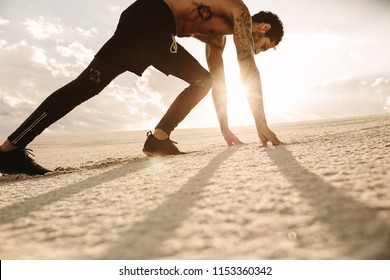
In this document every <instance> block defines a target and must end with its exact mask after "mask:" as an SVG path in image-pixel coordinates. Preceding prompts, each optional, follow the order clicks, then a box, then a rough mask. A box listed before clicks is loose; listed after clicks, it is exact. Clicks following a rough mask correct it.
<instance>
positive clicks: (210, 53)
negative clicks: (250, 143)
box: [198, 36, 242, 146]
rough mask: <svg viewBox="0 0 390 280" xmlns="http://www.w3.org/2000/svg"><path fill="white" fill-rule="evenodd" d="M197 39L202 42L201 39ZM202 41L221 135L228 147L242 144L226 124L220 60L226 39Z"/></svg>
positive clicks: (226, 117)
mask: <svg viewBox="0 0 390 280" xmlns="http://www.w3.org/2000/svg"><path fill="white" fill-rule="evenodd" d="M198 39H200V40H202V38H198ZM202 41H206V60H207V64H208V66H209V70H210V73H211V76H212V78H213V88H212V96H213V101H214V106H215V110H216V112H217V116H218V121H219V125H220V128H221V132H222V135H223V137H224V138H225V140H226V142H227V144H228V145H229V146H232V145H237V144H242V142H241V141H240V140H239V139H238V138H237V137H236V136H235V135H234V134H233V133H232V132H231V131H230V129H229V124H228V115H227V95H226V83H225V71H224V64H223V59H222V54H223V50H224V48H225V44H226V37H225V36H220V37H217V38H214V39H213V42H211V41H208V42H207V40H205V39H204V38H203V40H202Z"/></svg>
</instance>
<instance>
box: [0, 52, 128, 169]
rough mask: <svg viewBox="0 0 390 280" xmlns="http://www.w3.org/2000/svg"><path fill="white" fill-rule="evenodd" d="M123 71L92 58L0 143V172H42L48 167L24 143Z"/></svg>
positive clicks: (28, 141) (100, 89) (31, 139)
mask: <svg viewBox="0 0 390 280" xmlns="http://www.w3.org/2000/svg"><path fill="white" fill-rule="evenodd" d="M121 72H123V71H122V70H118V69H116V68H114V67H112V66H111V65H108V64H106V63H105V62H103V61H101V60H99V59H94V60H93V61H92V62H91V64H90V65H89V66H88V67H87V69H86V70H84V71H83V72H82V73H81V74H80V76H79V77H77V78H76V79H75V80H74V81H72V82H70V83H69V84H67V85H65V86H64V87H62V88H60V89H59V90H57V91H56V92H54V93H53V94H51V95H50V96H49V97H48V98H46V100H45V101H44V102H43V103H42V104H41V105H40V106H39V107H38V108H37V109H36V110H35V111H34V112H33V113H32V114H31V116H30V117H28V118H27V119H26V121H24V122H23V124H22V125H21V126H20V127H19V128H18V129H17V130H16V131H15V132H14V133H12V134H11V135H10V136H9V137H8V139H7V140H6V141H5V142H4V143H3V144H2V145H1V146H0V172H1V173H6V174H10V173H24V174H28V175H43V174H45V173H47V172H49V171H50V170H48V169H46V168H44V167H42V166H40V165H38V164H37V163H36V162H35V161H34V160H33V159H32V158H31V157H30V155H31V152H30V150H29V149H26V146H27V145H28V144H29V143H30V142H31V141H33V139H34V138H35V137H36V136H38V135H39V134H41V133H42V131H44V130H45V129H46V128H47V127H48V126H50V125H51V124H53V123H54V122H56V121H57V120H59V119H60V118H62V117H63V116H65V115H66V114H67V113H69V112H70V111H71V110H73V109H74V108H75V107H76V106H77V105H79V104H81V103H82V102H84V101H86V100H88V99H89V98H91V97H93V96H94V95H96V94H98V93H99V92H100V91H102V90H103V89H104V88H105V87H106V86H107V85H108V84H109V83H110V82H111V81H112V80H113V79H114V78H115V77H116V76H117V75H119V74H120V73H121Z"/></svg>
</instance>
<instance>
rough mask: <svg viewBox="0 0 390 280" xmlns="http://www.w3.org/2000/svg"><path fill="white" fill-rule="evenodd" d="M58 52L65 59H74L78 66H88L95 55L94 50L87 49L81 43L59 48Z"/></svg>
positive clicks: (57, 48)
mask: <svg viewBox="0 0 390 280" xmlns="http://www.w3.org/2000/svg"><path fill="white" fill-rule="evenodd" d="M56 50H57V51H58V53H59V54H60V55H62V56H64V57H73V58H75V59H76V63H77V64H86V63H88V62H90V61H91V60H92V58H93V56H94V54H95V51H94V50H92V49H88V48H86V47H85V46H84V45H83V44H81V43H80V42H77V41H76V42H72V43H70V44H69V45H67V46H57V47H56Z"/></svg>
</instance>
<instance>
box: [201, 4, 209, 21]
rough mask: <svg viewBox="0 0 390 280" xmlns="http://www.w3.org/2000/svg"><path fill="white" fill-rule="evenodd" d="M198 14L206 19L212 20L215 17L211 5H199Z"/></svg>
mask: <svg viewBox="0 0 390 280" xmlns="http://www.w3.org/2000/svg"><path fill="white" fill-rule="evenodd" d="M198 14H199V16H200V17H201V18H202V19H204V20H210V19H211V18H212V17H213V13H212V12H211V9H210V6H205V5H203V4H200V5H198Z"/></svg>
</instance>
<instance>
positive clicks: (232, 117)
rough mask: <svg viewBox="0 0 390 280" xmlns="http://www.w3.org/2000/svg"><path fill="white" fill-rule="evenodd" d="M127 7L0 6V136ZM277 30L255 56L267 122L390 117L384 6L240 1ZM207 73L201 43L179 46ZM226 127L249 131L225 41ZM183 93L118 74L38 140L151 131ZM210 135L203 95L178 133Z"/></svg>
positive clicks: (40, 0) (369, 0)
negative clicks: (50, 135) (268, 15)
mask: <svg viewBox="0 0 390 280" xmlns="http://www.w3.org/2000/svg"><path fill="white" fill-rule="evenodd" d="M133 2H134V1H132V0H127V1H125V0H117V1H115V0H108V1H102V0H83V1H74V0H56V1H52V0H34V1H25V0H0V135H5V136H6V135H9V134H10V133H12V132H13V131H14V130H15V129H16V128H17V127H18V126H19V125H20V124H21V123H22V122H23V121H24V120H25V119H26V118H27V117H28V116H29V115H30V114H31V113H32V112H33V110H34V109H35V108H36V107H37V106H38V105H39V104H40V103H41V102H42V101H43V100H44V99H45V98H46V97H47V96H48V95H49V94H51V93H52V92H54V91H55V90H57V89H58V88H60V87H62V86H63V85H65V84H66V83H68V82H70V81H72V80H73V79H74V78H76V77H77V76H78V74H80V73H81V71H82V70H84V69H85V67H86V66H87V65H88V63H89V62H90V61H91V60H92V58H93V56H94V54H95V53H96V52H97V51H98V50H99V48H100V47H101V46H102V45H103V44H104V43H105V42H106V41H107V40H108V39H109V38H110V36H111V35H112V34H113V32H114V31H115V27H116V25H117V22H118V19H119V16H120V13H121V12H122V11H123V10H124V9H125V8H127V7H128V6H129V5H130V4H131V3H133ZM244 2H245V3H246V4H247V6H248V8H249V10H250V11H251V13H252V14H254V13H257V12H258V11H260V10H266V11H272V12H274V13H276V14H278V15H279V17H280V18H281V20H282V21H283V23H284V27H285V36H284V38H283V40H282V42H281V43H280V45H279V46H278V48H277V49H276V50H269V51H267V52H264V53H261V54H259V55H257V56H256V64H257V66H258V68H259V70H260V73H261V79H262V85H263V96H264V102H265V112H266V116H267V120H268V122H269V123H270V124H271V125H272V124H273V123H281V122H296V121H306V120H318V119H329V118H342V117H354V116H364V115H377V114H386V113H390V46H389V45H390V44H389V43H390V35H389V32H388V29H389V27H390V17H389V16H388V15H389V13H390V0H343V1H340V0H317V1H312V0H295V1H291V0H244ZM178 42H179V43H180V44H182V45H183V46H184V47H185V48H186V49H187V50H189V51H190V52H191V53H192V54H193V55H194V57H195V58H197V59H198V60H199V62H200V63H201V64H202V65H204V67H206V68H207V65H206V60H205V57H204V44H202V43H201V42H199V41H197V40H195V39H192V38H179V39H178ZM224 60H225V72H226V77H227V86H228V102H229V103H228V110H229V123H230V125H231V126H237V125H253V123H254V122H253V118H252V116H251V113H250V110H249V106H248V104H247V100H246V96H245V92H244V90H243V87H242V85H241V83H240V79H239V69H238V64H237V59H236V52H235V48H234V44H233V42H232V38H231V36H229V38H228V44H227V47H226V49H225V53H224ZM185 87H187V84H186V83H185V82H183V81H181V80H179V79H177V78H175V77H172V76H168V77H167V76H166V75H164V74H162V73H160V72H158V71H157V70H156V69H154V68H148V69H147V70H146V71H145V73H144V74H143V76H142V77H138V76H136V75H135V74H133V73H130V72H126V73H124V74H122V75H121V76H120V77H118V78H117V79H116V80H115V81H113V82H112V83H111V84H110V85H109V86H108V87H107V88H106V89H104V90H103V91H102V92H101V93H100V94H99V95H98V96H96V97H94V98H92V99H91V100H88V101H87V102H85V103H83V104H81V105H80V106H78V107H77V108H76V109H74V110H73V111H72V112H70V113H69V114H68V115H67V116H65V117H64V118H63V119H61V120H59V121H58V122H57V123H55V124H54V125H52V126H51V127H49V128H48V129H47V132H92V131H115V130H152V129H153V128H154V127H155V125H156V124H157V123H158V121H159V120H160V118H161V117H162V116H163V114H164V113H165V111H166V109H167V108H168V106H169V105H170V104H171V102H172V101H173V100H174V98H175V97H176V96H177V95H178V94H179V93H180V92H181V91H182V90H183V89H184V88H185ZM214 126H215V127H217V126H218V121H217V118H216V114H215V110H214V106H213V103H212V98H211V94H208V96H207V97H206V98H205V99H204V100H202V101H201V103H200V104H199V105H198V106H197V107H196V108H195V109H194V110H193V111H192V112H191V113H190V114H189V115H188V116H187V118H186V119H185V120H184V121H183V122H182V123H181V124H180V126H179V127H180V128H194V127H214Z"/></svg>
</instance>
